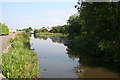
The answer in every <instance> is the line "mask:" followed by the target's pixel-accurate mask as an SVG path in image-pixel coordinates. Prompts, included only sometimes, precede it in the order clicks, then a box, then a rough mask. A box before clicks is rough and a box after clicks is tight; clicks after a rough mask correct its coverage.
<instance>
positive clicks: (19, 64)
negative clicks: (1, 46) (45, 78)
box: [2, 33, 39, 78]
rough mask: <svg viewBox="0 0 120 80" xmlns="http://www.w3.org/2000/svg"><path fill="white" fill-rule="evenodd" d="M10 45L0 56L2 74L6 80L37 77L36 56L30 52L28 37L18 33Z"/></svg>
mask: <svg viewBox="0 0 120 80" xmlns="http://www.w3.org/2000/svg"><path fill="white" fill-rule="evenodd" d="M11 42H12V45H11V48H10V50H9V51H8V52H7V53H3V55H2V73H3V75H4V76H5V77H7V78H34V77H39V72H38V70H39V67H38V63H37V54H35V53H34V52H33V51H31V50H30V37H29V36H28V35H27V34H25V33H19V34H17V35H15V36H14V38H13V39H11Z"/></svg>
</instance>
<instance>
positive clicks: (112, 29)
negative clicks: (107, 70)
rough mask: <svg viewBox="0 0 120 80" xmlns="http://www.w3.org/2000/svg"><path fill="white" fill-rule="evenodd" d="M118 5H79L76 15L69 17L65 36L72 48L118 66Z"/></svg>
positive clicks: (119, 39)
mask: <svg viewBox="0 0 120 80" xmlns="http://www.w3.org/2000/svg"><path fill="white" fill-rule="evenodd" d="M118 6H120V4H119V3H118V2H115V3H110V2H105V3H102V2H93V3H92V2H90V3H89V2H85V3H84V2H83V3H82V4H81V5H80V2H79V1H78V3H77V5H76V6H75V8H76V9H77V10H78V14H77V15H76V14H75V15H73V16H70V18H69V20H68V28H67V30H68V33H69V36H70V37H71V38H72V40H73V43H74V44H75V47H76V48H78V49H83V51H85V52H86V51H87V53H92V54H93V55H99V56H102V57H104V60H105V61H106V62H112V63H116V64H119V65H120V59H119V58H118V57H120V54H119V53H120V24H119V17H120V15H119V14H120V12H119V7H118Z"/></svg>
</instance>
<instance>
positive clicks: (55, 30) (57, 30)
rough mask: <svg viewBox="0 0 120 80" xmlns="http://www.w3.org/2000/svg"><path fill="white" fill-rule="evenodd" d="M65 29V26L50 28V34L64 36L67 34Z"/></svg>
mask: <svg viewBox="0 0 120 80" xmlns="http://www.w3.org/2000/svg"><path fill="white" fill-rule="evenodd" d="M66 27H67V25H63V26H56V27H52V29H51V30H50V32H51V33H63V34H66V33H67V30H66Z"/></svg>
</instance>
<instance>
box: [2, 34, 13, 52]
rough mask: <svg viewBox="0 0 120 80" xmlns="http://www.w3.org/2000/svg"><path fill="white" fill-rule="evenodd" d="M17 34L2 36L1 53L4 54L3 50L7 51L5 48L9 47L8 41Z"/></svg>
mask: <svg viewBox="0 0 120 80" xmlns="http://www.w3.org/2000/svg"><path fill="white" fill-rule="evenodd" d="M14 34H15V33H10V34H9V35H7V36H0V53H2V52H3V50H5V48H6V47H7V46H8V44H7V41H8V40H9V38H11V37H12V36H13V35H14Z"/></svg>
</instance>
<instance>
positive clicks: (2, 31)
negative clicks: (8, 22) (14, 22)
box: [0, 23, 9, 35]
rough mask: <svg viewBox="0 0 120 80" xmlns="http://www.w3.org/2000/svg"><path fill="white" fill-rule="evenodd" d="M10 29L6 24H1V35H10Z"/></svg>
mask: <svg viewBox="0 0 120 80" xmlns="http://www.w3.org/2000/svg"><path fill="white" fill-rule="evenodd" d="M8 34H9V29H8V27H7V26H5V25H4V24H2V23H0V35H8Z"/></svg>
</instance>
